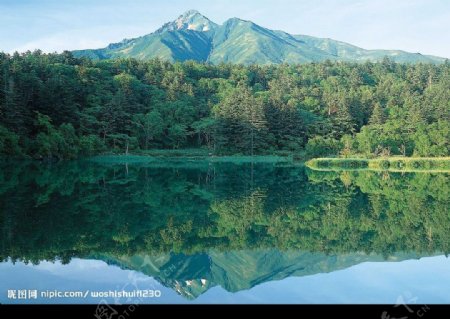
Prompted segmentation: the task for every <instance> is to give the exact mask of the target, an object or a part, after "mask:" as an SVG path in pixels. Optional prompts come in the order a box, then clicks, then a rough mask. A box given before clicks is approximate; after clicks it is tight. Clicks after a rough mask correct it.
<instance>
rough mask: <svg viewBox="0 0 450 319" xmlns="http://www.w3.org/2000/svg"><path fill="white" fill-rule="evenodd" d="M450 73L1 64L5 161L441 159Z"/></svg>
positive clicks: (316, 66)
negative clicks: (280, 156)
mask: <svg viewBox="0 0 450 319" xmlns="http://www.w3.org/2000/svg"><path fill="white" fill-rule="evenodd" d="M449 123H450V64H449V63H448V62H447V63H445V64H443V65H431V64H416V65H408V64H396V63H393V62H392V61H390V60H389V59H385V60H384V61H383V62H382V63H370V62H367V63H364V64H353V63H342V62H339V63H332V62H324V63H313V64H305V65H280V66H257V65H253V66H241V65H230V64H221V65H218V66H213V65H208V64H201V63H195V62H185V63H175V64H171V63H168V62H164V61H161V60H151V61H137V60H133V59H118V60H107V61H91V60H88V59H76V58H74V57H73V56H72V55H71V53H69V52H65V53H62V54H43V53H41V52H39V51H36V52H33V53H31V52H28V53H24V54H18V53H16V54H13V55H9V54H4V53H0V155H6V156H23V155H30V156H33V157H35V158H74V157H78V156H86V155H92V154H98V153H102V152H105V151H110V152H111V151H112V152H120V153H126V152H132V151H133V150H149V149H179V148H207V149H209V150H210V152H211V153H214V154H269V153H273V152H277V151H289V152H298V151H301V150H306V152H307V155H308V156H310V157H316V156H326V155H337V154H341V155H351V154H355V153H358V154H364V155H366V156H378V155H393V154H398V155H407V156H445V155H448V154H449V141H450V124H449Z"/></svg>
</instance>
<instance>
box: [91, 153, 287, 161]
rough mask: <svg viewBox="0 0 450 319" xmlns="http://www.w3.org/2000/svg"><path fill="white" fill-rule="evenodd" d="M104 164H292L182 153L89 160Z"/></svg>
mask: <svg viewBox="0 0 450 319" xmlns="http://www.w3.org/2000/svg"><path fill="white" fill-rule="evenodd" d="M91 160H92V161H94V162H98V163H105V164H133V163H134V164H139V163H142V164H145V163H159V162H167V163H172V164H174V163H193V162H195V163H200V162H208V163H235V164H241V163H242V164H244V163H292V162H293V158H292V156H280V155H260V156H242V155H233V156H212V155H208V154H200V153H197V154H193V153H183V152H164V151H163V152H149V153H146V154H145V155H144V154H140V155H101V156H95V157H93V158H92V159H91Z"/></svg>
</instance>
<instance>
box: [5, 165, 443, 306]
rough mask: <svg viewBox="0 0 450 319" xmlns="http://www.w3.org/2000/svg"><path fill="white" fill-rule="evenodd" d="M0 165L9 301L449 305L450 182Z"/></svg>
mask: <svg viewBox="0 0 450 319" xmlns="http://www.w3.org/2000/svg"><path fill="white" fill-rule="evenodd" d="M449 177H450V176H449V174H444V173H436V174H433V173H392V172H370V171H352V172H348V171H343V172H319V171H313V170H310V169H308V168H305V167H304V166H303V165H300V164H299V165H294V164H292V163H281V162H270V161H267V162H261V163H250V162H239V161H235V162H220V161H216V162H210V161H193V160H187V159H178V160H175V159H173V160H172V159H160V160H149V161H147V162H139V161H133V162H129V163H128V162H127V161H117V162H115V161H109V162H108V161H93V160H84V161H74V162H62V163H56V164H43V163H38V162H29V161H23V162H2V164H0V231H1V233H0V236H1V244H0V260H1V261H2V262H1V263H0V303H50V304H52V303H74V304H77V303H89V304H97V303H111V304H114V303H116V304H117V303H130V302H132V303H143V304H147V303H251V304H254V303H293V304H311V303H319V304H321V303H324V304H330V303H331V304H334V303H377V304H379V303H389V304H396V303H400V304H401V303H405V302H407V303H412V302H413V303H426V304H433V303H449V302H450V290H449V289H448V287H449V286H450V271H449V269H450V261H449V259H448V258H447V257H446V256H447V254H448V253H449V252H450V211H449V207H450V205H449V204H450V196H449V191H450V185H449V184H450V179H449Z"/></svg>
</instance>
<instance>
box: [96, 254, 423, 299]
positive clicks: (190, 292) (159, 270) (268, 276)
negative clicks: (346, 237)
mask: <svg viewBox="0 0 450 319" xmlns="http://www.w3.org/2000/svg"><path fill="white" fill-rule="evenodd" d="M94 258H95V259H100V260H104V261H106V262H107V263H109V264H112V265H117V266H119V267H121V268H123V269H130V270H135V271H139V272H141V273H143V274H145V275H148V276H151V277H153V278H155V279H156V280H158V281H159V282H160V283H161V284H163V285H164V286H166V287H169V288H172V289H173V290H175V291H176V292H177V293H178V294H180V295H182V296H184V297H185V298H187V299H196V298H198V297H199V296H200V295H202V294H203V293H205V292H206V291H208V290H209V289H210V288H213V287H216V286H220V287H222V288H223V289H225V290H227V291H229V292H238V291H242V290H247V289H251V288H253V287H255V286H257V285H260V284H263V283H265V282H271V281H276V280H282V279H285V278H288V277H303V276H309V275H314V274H320V273H331V272H334V271H337V270H341V269H345V268H349V267H352V266H355V265H358V264H361V263H364V262H386V261H389V262H397V261H403V260H410V259H419V258H421V256H420V255H418V254H416V253H396V254H395V255H393V256H390V257H389V258H388V259H387V260H386V259H385V258H384V257H382V256H379V255H374V254H372V255H366V254H363V253H350V254H344V255H326V254H324V253H315V252H303V251H291V252H281V251H279V250H276V249H268V250H256V251H251V250H245V251H230V252H218V251H210V252H208V253H204V254H197V255H192V256H187V255H182V254H180V255H175V254H163V255H159V256H146V255H136V256H123V257H112V256H95V257H94ZM305 289H306V287H305Z"/></svg>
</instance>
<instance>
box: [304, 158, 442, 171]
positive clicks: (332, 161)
mask: <svg viewBox="0 0 450 319" xmlns="http://www.w3.org/2000/svg"><path fill="white" fill-rule="evenodd" d="M306 165H307V166H308V167H309V168H311V169H315V170H361V169H369V170H387V171H398V172H419V171H420V172H423V171H433V172H450V157H440V158H413V157H385V158H376V159H364V158H316V159H312V160H310V161H308V162H307V163H306Z"/></svg>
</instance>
